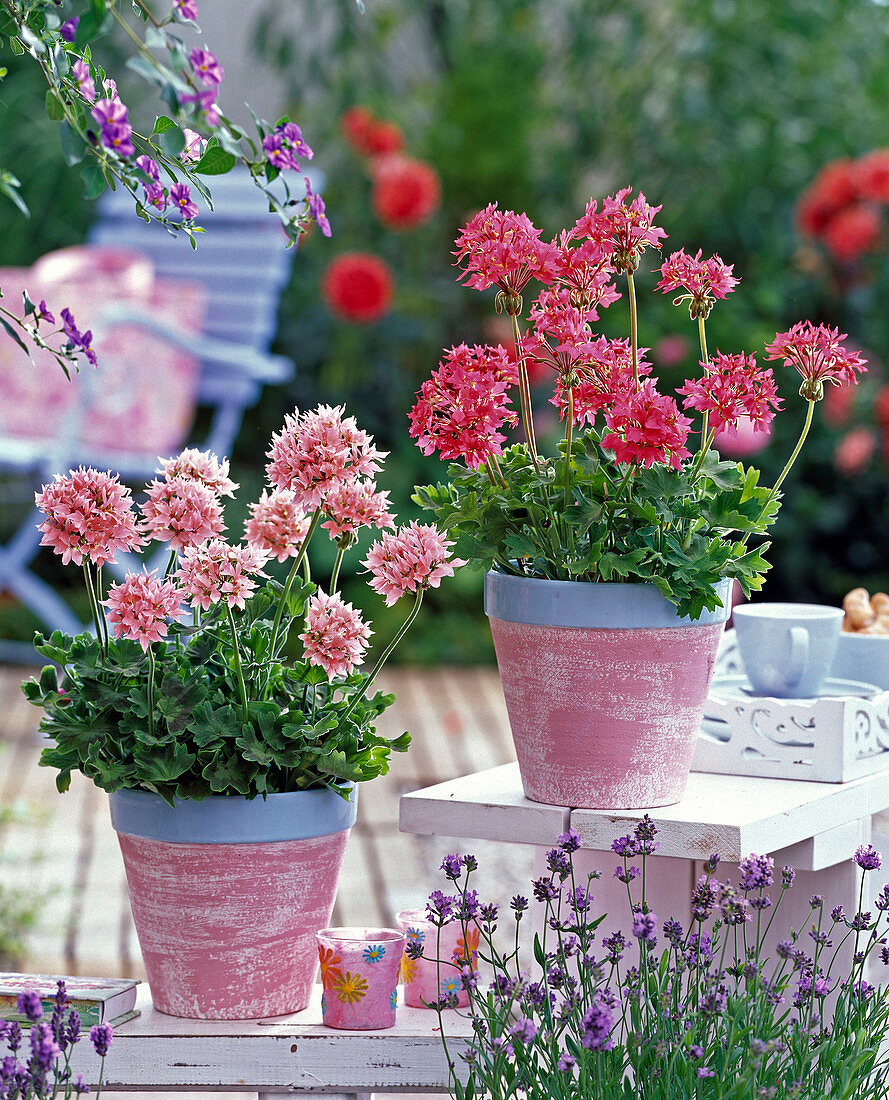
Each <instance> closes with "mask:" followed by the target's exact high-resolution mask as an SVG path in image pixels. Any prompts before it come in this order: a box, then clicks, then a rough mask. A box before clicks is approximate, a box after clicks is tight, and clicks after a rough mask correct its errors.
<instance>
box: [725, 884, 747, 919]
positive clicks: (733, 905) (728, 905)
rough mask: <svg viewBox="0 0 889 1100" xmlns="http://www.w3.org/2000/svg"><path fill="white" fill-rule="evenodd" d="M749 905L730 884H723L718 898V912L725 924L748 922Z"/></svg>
mask: <svg viewBox="0 0 889 1100" xmlns="http://www.w3.org/2000/svg"><path fill="white" fill-rule="evenodd" d="M749 907H750V903H749V902H748V901H747V899H746V898H742V897H740V896H739V895H738V894H737V893H736V891H735V890H734V888H733V887H732V885H731V883H729V882H725V883H723V885H722V891H721V894H720V898H719V912H720V913H721V914H722V919H723V921H724V922H725V923H726V924H744V923H745V922H746V921H749V920H750V913H749V911H748V910H749Z"/></svg>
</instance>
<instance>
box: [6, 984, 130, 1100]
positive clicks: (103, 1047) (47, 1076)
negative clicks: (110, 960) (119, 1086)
mask: <svg viewBox="0 0 889 1100" xmlns="http://www.w3.org/2000/svg"><path fill="white" fill-rule="evenodd" d="M18 1011H19V1015H20V1016H22V1017H24V1018H25V1019H26V1020H27V1021H28V1022H29V1024H30V1033H31V1034H30V1038H29V1041H28V1044H27V1047H28V1053H27V1054H26V1053H25V1050H24V1049H23V1048H24V1047H25V1041H24V1035H23V1033H22V1028H21V1025H20V1024H19V1023H17V1022H15V1021H13V1022H10V1021H8V1020H0V1038H2V1039H3V1040H4V1042H5V1043H6V1049H7V1054H6V1056H5V1057H4V1058H3V1060H2V1061H0V1096H2V1097H3V1100H56V1098H57V1097H59V1096H61V1097H63V1098H64V1100H72V1098H73V1097H79V1096H83V1095H84V1094H85V1093H88V1092H90V1089H89V1087H88V1086H87V1085H86V1084H84V1081H83V1076H82V1075H80V1074H78V1076H77V1077H74V1075H73V1072H72V1069H71V1056H72V1054H73V1052H74V1047H75V1046H76V1045H77V1043H79V1042H80V1040H81V1038H82V1037H83V1036H82V1034H81V1021H80V1016H79V1015H78V1013H77V1012H76V1011H75V1010H74V1009H73V1008H72V1007H71V1002H70V1001H69V1000H68V994H67V992H66V990H65V983H64V981H61V980H60V981H59V982H58V986H57V989H56V994H55V997H54V998H53V1010H52V1015H51V1016H50V1018H49V1019H48V1020H47V1019H46V1018H45V1016H44V1012H43V1005H42V1003H41V1000H40V996H39V994H37V993H36V992H34V991H33V990H32V991H26V992H24V993H20V994H19V995H18ZM113 1041H114V1029H113V1028H112V1027H111V1025H110V1024H94V1025H93V1026H92V1027H91V1028H90V1042H91V1043H92V1047H93V1050H95V1052H96V1054H98V1055H99V1057H100V1058H101V1059H102V1062H101V1069H100V1071H99V1081H98V1086H97V1088H96V1091H95V1094H94V1095H95V1096H96V1097H98V1096H99V1095H100V1094H101V1092H102V1077H103V1075H104V1072H105V1056H106V1055H107V1054H108V1050H109V1048H110V1047H111V1044H112V1042H113Z"/></svg>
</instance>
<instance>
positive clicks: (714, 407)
mask: <svg viewBox="0 0 889 1100" xmlns="http://www.w3.org/2000/svg"><path fill="white" fill-rule="evenodd" d="M676 392H677V393H679V394H683V395H685V400H684V401H683V402H682V406H683V408H684V409H686V410H688V409H697V410H698V412H705V413H707V414H708V416H709V426H710V428H712V429H714V430H715V431H717V432H721V431H725V430H726V429H727V428H737V426H738V421H739V420H741V419H742V418H743V417H749V419H750V422H751V423H752V425H753V428H754V430H755V431H760V432H767V431H768V430H769V424H770V423H771V422H772V420H773V419H774V416H775V412H776V411H777V410H778V409H780V408H781V405H782V404H783V401H782V400H781V398H780V397H778V391H777V388H776V385H775V376H774V374H773V373H772V371H771V370H770V369H769V368H768V367H766V368H764V369H763V368H759V367H757V365H756V359H755V357H754V356H752V355H744V354H743V353H741V354H740V355H723V354H722V352H720V351H717V352H716V354H715V355H714V356H713V357H712V358H711V360H710V363H709V364H708V367H707V372H706V373H705V374H704V376H703V377H702V378H699V379H688V380H687V381H686V383H685V385H684V386H681V387H680V388H679V389H677V390H676Z"/></svg>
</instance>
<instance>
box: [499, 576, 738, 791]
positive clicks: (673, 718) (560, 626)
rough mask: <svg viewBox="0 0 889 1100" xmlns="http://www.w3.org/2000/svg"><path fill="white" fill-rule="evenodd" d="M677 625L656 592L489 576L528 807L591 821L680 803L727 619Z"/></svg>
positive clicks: (724, 586)
mask: <svg viewBox="0 0 889 1100" xmlns="http://www.w3.org/2000/svg"><path fill="white" fill-rule="evenodd" d="M718 591H719V594H720V598H721V599H722V602H723V607H721V608H717V609H716V611H714V612H704V614H703V615H702V617H701V618H700V619H699V620H697V621H695V622H691V621H690V620H687V619H681V618H679V616H678V615H677V614H676V612H675V609H674V608H673V606H672V605H671V604H670V603H668V601H667V600H666V599H664V597H663V596H662V595H661V594H660V592H658V590H657V589H656V588H655V587H654V586H653V585H646V584H597V583H590V582H583V581H547V580H535V579H532V578H526V577H513V576H508V575H506V574H503V573H493V572H492V573H489V574H488V575H487V577H486V578H485V610H486V612H487V614H488V617H489V619H490V623H491V633H492V635H493V637H494V648H495V649H496V651H497V664H498V665H499V668H500V678H501V681H502V684H503V693H504V696H505V697H506V708H507V711H508V712H509V721H510V725H511V727H512V734H513V740H514V742H515V747H516V755H517V757H518V761H519V770H520V772H521V776H522V785H523V787H524V791H525V795H526V796H527V797H528V798H530V799H533V800H534V801H535V802H545V803H548V804H550V805H555V806H571V807H584V808H588V809H607V808H613V809H636V808H639V809H642V808H649V807H652V806H667V805H670V804H671V803H674V802H678V801H679V800H680V798H681V797H682V794H683V791H684V790H685V785H686V782H687V780H688V775H689V771H690V770H691V758H692V753H693V750H694V744H695V738H696V737H697V734H698V726H699V725H700V722H701V717H702V715H703V709H704V702H705V700H706V698H707V693H708V691H709V688H710V680H711V678H712V675H713V669H714V665H715V662H716V651H717V648H718V646H719V640H720V638H721V636H722V632H723V628H724V624H725V620H726V619H727V618H728V615H729V610H730V591H731V582H730V581H724V582H721V584H720V585H719V587H718Z"/></svg>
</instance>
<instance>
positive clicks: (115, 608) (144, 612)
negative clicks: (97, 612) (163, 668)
mask: <svg viewBox="0 0 889 1100" xmlns="http://www.w3.org/2000/svg"><path fill="white" fill-rule="evenodd" d="M182 600H183V595H182V592H180V590H179V589H178V588H177V587H176V585H175V584H174V583H173V581H161V580H158V578H157V577H156V576H155V575H154V574H153V573H146V572H142V573H130V574H129V575H128V576H127V577H126V579H125V580H124V581H122V582H121V583H120V584H112V585H111V587H110V588H109V589H108V599H107V600H103V601H102V603H103V604H104V606H105V607H107V608H108V624H109V626H110V627H111V629H112V630H113V631H114V636H115V638H129V639H130V640H131V641H134V642H138V643H139V645H140V646H142V648H143V649H148V647H149V646H150V645H151V643H152V642H157V641H160V639H161V638H165V637H166V635H167V620H168V619H181V618H182V616H183V614H184V613H185V609H184V608H183V607H182Z"/></svg>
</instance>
